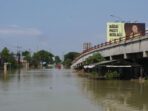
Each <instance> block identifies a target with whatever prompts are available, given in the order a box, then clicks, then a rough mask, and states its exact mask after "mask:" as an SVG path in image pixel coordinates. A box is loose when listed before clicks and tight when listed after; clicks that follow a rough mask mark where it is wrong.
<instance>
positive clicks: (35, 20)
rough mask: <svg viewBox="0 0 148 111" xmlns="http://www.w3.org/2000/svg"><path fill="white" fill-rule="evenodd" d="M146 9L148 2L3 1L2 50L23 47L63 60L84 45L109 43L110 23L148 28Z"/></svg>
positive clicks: (0, 12) (0, 18)
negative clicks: (50, 53)
mask: <svg viewBox="0 0 148 111" xmlns="http://www.w3.org/2000/svg"><path fill="white" fill-rule="evenodd" d="M147 5H148V0H0V49H2V48H3V47H5V46H7V47H8V48H9V49H10V50H16V47H17V46H21V47H22V48H21V50H25V49H27V50H29V49H30V50H31V51H36V50H40V49H45V50H48V51H50V52H52V53H54V54H55V55H60V56H62V55H63V54H65V53H66V52H69V51H81V50H82V44H83V42H92V43H93V44H94V45H95V44H99V43H101V42H104V41H105V40H106V23H107V22H109V21H117V20H118V21H131V22H134V21H138V22H145V23H146V24H148V14H147V11H148V6H147ZM110 15H114V16H116V17H112V16H110ZM119 18H120V19H119ZM146 26H147V25H146Z"/></svg>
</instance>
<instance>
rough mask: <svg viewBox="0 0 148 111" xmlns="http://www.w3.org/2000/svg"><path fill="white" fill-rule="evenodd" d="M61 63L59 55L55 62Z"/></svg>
mask: <svg viewBox="0 0 148 111" xmlns="http://www.w3.org/2000/svg"><path fill="white" fill-rule="evenodd" d="M59 63H61V59H60V57H59V56H55V64H59Z"/></svg>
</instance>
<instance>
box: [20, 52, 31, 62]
mask: <svg viewBox="0 0 148 111" xmlns="http://www.w3.org/2000/svg"><path fill="white" fill-rule="evenodd" d="M22 56H23V57H24V60H26V61H27V62H30V61H31V53H30V52H29V51H24V52H22Z"/></svg>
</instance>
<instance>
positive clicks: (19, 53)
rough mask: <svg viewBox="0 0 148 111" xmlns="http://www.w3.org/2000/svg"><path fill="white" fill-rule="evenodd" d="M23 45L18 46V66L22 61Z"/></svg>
mask: <svg viewBox="0 0 148 111" xmlns="http://www.w3.org/2000/svg"><path fill="white" fill-rule="evenodd" d="M21 48H22V47H20V46H17V62H18V66H19V67H20V63H21V61H20V60H21V51H20V49H21Z"/></svg>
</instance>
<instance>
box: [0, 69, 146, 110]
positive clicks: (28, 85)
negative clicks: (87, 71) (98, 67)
mask: <svg viewBox="0 0 148 111" xmlns="http://www.w3.org/2000/svg"><path fill="white" fill-rule="evenodd" d="M147 98H148V83H147V82H145V83H139V82H131V81H96V80H90V79H87V78H82V77H79V76H77V74H76V73H74V72H72V71H71V70H64V69H63V70H56V69H42V70H28V71H25V70H21V71H17V72H14V73H10V74H7V75H3V74H2V73H1V75H0V111H148V99H147Z"/></svg>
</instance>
